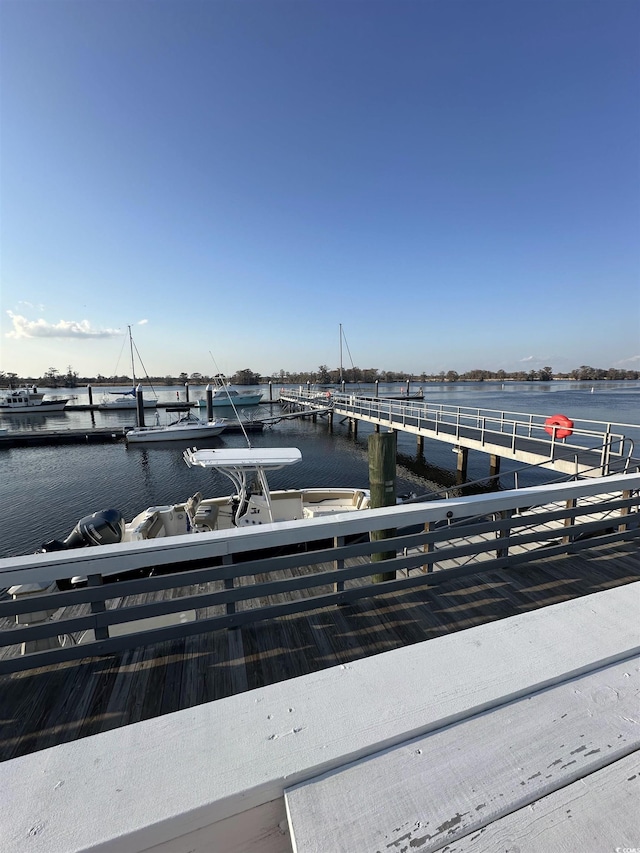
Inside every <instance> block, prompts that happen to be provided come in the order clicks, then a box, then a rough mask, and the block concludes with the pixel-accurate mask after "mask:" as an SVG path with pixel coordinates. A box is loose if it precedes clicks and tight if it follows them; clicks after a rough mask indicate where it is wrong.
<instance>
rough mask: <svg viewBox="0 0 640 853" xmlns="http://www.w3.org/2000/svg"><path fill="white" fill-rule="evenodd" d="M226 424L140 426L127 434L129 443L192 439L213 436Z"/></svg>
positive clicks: (222, 429)
mask: <svg viewBox="0 0 640 853" xmlns="http://www.w3.org/2000/svg"><path fill="white" fill-rule="evenodd" d="M224 428H225V427H224V425H219V424H216V425H209V424H203V425H202V426H200V427H198V426H193V425H188V426H185V427H176V428H173V429H172V428H169V427H138V428H137V429H132V430H131V431H130V432H128V433H127V434H126V436H125V439H126V441H127V444H143V443H144V444H148V443H149V442H156V441H192V440H193V439H203V438H213V437H215V436H216V435H220V433H221V432H223V431H224Z"/></svg>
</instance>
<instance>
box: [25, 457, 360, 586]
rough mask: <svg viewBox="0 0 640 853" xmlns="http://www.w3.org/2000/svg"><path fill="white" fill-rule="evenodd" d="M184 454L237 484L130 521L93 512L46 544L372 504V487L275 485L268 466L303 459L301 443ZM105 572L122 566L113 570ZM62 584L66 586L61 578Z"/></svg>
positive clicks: (108, 540)
mask: <svg viewBox="0 0 640 853" xmlns="http://www.w3.org/2000/svg"><path fill="white" fill-rule="evenodd" d="M183 457H184V460H185V462H186V463H187V465H188V466H189V467H190V468H193V467H202V468H206V469H208V470H213V471H218V472H220V473H221V474H224V475H225V476H226V477H228V478H229V479H230V480H231V481H232V483H233V484H234V486H235V489H234V491H233V492H232V493H231V494H230V495H226V496H223V497H215V498H203V497H202V493H201V492H196V493H195V494H194V495H193V496H192V497H190V498H189V499H188V500H186V501H183V502H181V503H176V504H167V505H164V506H150V507H147V509H145V510H143V511H142V512H140V513H138V515H136V516H135V517H134V518H133V519H132V520H131V521H125V519H124V518H123V517H122V515H121V513H120V512H118V511H117V510H115V509H107V510H102V511H100V512H94V513H93V514H92V515H88V516H85V517H84V518H81V519H80V521H78V523H77V524H76V526H75V527H74V529H73V530H72V531H71V533H70V534H69V536H67V537H66V539H64V540H59V539H53V540H51V541H49V542H45V543H44V545H43V546H42V550H43V551H45V552H50V551H61V550H67V549H72V548H84V547H87V546H92V545H111V544H115V543H117V542H139V541H142V540H145V539H159V538H163V537H167V536H183V535H184V534H190V533H192V534H202V533H209V532H211V531H215V530H232V529H234V528H242V527H250V526H255V525H261V524H271V523H277V522H282V521H295V520H296V519H312V518H319V517H321V516H333V515H336V514H338V513H345V512H356V511H359V510H365V509H369V507H370V493H369V490H368V489H358V488H331V487H329V488H308V489H307V488H303V489H281V490H276V491H271V489H270V488H269V484H268V482H267V472H268V471H276V470H278V469H280V468H284V467H285V466H287V465H293V464H295V463H296V462H299V461H300V460H301V459H302V454H301V453H300V450H298V448H297V447H283V448H280V447H261V448H238V449H236V448H221V449H220V450H214V449H206V450H196V449H195V448H193V449H189V450H185V451H184V453H183ZM120 573H121V572H120ZM106 574H117V572H116V571H115V570H114V572H107V573H106ZM105 576H106V575H105ZM83 581H84V578H82V577H75V578H73V579H72V580H71V583H72V584H77V583H82V582H83ZM66 583H67V584H68V582H66ZM58 585H59V586H61V582H60V581H59V582H58Z"/></svg>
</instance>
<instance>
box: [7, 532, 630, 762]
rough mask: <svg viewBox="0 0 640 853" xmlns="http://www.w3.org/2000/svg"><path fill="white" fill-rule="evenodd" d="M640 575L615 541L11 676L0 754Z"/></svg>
mask: <svg viewBox="0 0 640 853" xmlns="http://www.w3.org/2000/svg"><path fill="white" fill-rule="evenodd" d="M638 580H640V554H639V553H638V548H637V543H636V542H634V541H631V542H628V543H625V542H622V543H615V544H610V545H603V546H600V547H595V548H593V549H590V550H589V551H586V552H582V553H580V554H579V555H571V556H556V557H546V558H545V557H541V558H539V559H537V560H535V561H533V562H530V563H527V564H526V565H524V566H519V567H515V568H502V569H495V570H489V571H485V572H483V571H480V570H479V571H478V572H477V573H475V574H472V575H467V576H465V577H452V578H450V579H447V580H443V579H442V578H440V579H439V583H438V585H437V586H434V587H429V586H427V587H424V588H422V589H412V590H411V589H410V590H407V591H404V592H396V593H388V594H386V595H380V596H379V597H376V598H366V599H361V600H357V601H354V602H352V603H350V604H345V605H341V606H338V607H333V608H330V609H327V608H325V609H322V610H314V611H310V612H308V613H302V614H296V615H291V616H286V617H281V618H278V619H272V620H268V621H263V622H258V623H255V624H250V625H244V626H242V627H241V628H236V629H233V630H225V629H222V630H216V631H211V632H209V633H203V634H197V635H195V636H189V637H184V638H181V639H178V640H172V641H167V642H164V643H157V644H155V645H149V646H146V647H145V646H140V647H134V648H131V649H129V650H128V651H126V652H123V653H121V654H114V655H112V656H110V657H108V658H105V659H102V660H95V659H94V660H86V661H80V662H74V663H66V664H59V665H57V666H50V667H44V668H42V669H36V670H30V671H25V672H21V673H16V674H14V675H6V676H3V677H2V678H0V719H2V721H3V725H2V729H1V734H0V761H6V760H8V759H11V758H14V757H17V756H19V755H25V754H27V753H30V752H35V751H37V750H40V749H44V748H47V747H50V746H54V745H56V744H61V743H65V742H68V741H72V740H75V739H77V738H82V737H85V736H88V735H93V734H96V733H98V732H103V731H107V730H109V729H114V728H117V727H120V726H125V725H128V724H130V723H135V722H138V721H141V720H145V719H149V718H152V717H157V716H160V715H163V714H167V713H170V712H173V711H177V710H180V709H184V708H189V707H193V706H195V705H199V704H202V703H205V702H211V701H213V700H216V699H221V698H223V697H227V696H231V695H234V694H237V693H242V692H244V691H247V690H252V689H254V688H257V687H262V686H264V685H268V684H274V683H276V682H280V681H285V680H288V679H290V678H295V677H296V676H300V675H306V674H308V673H311V672H316V671H319V670H322V669H325V668H328V667H332V666H335V665H336V664H345V663H348V662H350V661H354V660H357V659H360V658H364V657H368V656H371V655H374V654H378V653H380V652H385V651H389V650H392V649H397V648H401V647H403V646H407V645H411V644H414V643H419V642H422V641H424V640H429V639H432V638H435V637H439V636H442V635H444V634H449V633H453V632H456V631H460V630H463V629H466V628H470V627H473V626H476V625H480V624H483V623H486V622H491V621H494V620H499V619H504V618H506V617H509V616H514V615H518V614H522V613H525V612H527V611H530V610H534V609H537V608H541V607H546V606H548V605H551V604H556V603H558V602H561V601H566V600H568V599H571V598H577V597H580V596H584V595H589V594H591V593H594V592H599V591H602V590H606V589H610V588H612V587H616V586H621V585H624V584H629V583H632V582H634V581H638ZM193 591H197V590H190V589H189V588H177V589H175V590H172V591H170V592H169V591H166V593H169V594H172V595H176V596H178V595H186V594H189V593H190V592H193ZM166 593H165V594H166ZM149 595H150V594H144V595H140V596H136V597H135V598H136V599H139V600H140V601H142V600H148V599H149ZM132 598H133V597H132ZM259 605H260V602H259V601H258V602H257V603H256V606H259ZM427 648H428V647H427Z"/></svg>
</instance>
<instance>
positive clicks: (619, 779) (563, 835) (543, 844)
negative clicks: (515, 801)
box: [447, 752, 640, 853]
mask: <svg viewBox="0 0 640 853" xmlns="http://www.w3.org/2000/svg"><path fill="white" fill-rule="evenodd" d="M639 803H640V752H634V753H632V754H631V755H629V756H627V757H626V758H621V759H620V760H619V761H616V762H614V763H613V764H609V765H608V766H607V767H604V768H603V769H602V770H598V771H597V772H596V773H593V774H592V775H591V776H586V777H585V778H584V779H580V780H579V781H577V782H574V783H573V784H572V785H568V786H567V787H566V788H562V789H561V790H559V791H555V792H554V793H552V794H549V796H547V797H543V799H541V800H537V801H536V802H535V803H532V804H531V805H530V806H527V807H526V808H524V809H519V810H518V811H517V812H513V814H510V815H507V816H506V817H503V818H501V819H500V820H497V821H495V822H494V823H492V824H490V825H489V826H486V827H484V829H481V830H480V831H479V832H474V833H472V834H470V835H467V836H466V837H465V838H461V839H459V840H456V841H455V842H453V843H452V844H451V845H450V847H449V848H448V850H447V853H496V851H499V850H510V851H515V850H516V849H518V850H519V851H520V853H551V851H553V853H576V851H580V853H602V851H612V853H613V851H615V850H617V851H619V853H622V850H634V849H635V850H637V849H640V845H639V844H638V839H639V838H640V805H639Z"/></svg>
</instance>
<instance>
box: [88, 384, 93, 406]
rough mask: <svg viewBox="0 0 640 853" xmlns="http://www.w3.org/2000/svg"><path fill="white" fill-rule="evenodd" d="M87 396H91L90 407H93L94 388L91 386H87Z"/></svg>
mask: <svg viewBox="0 0 640 853" xmlns="http://www.w3.org/2000/svg"><path fill="white" fill-rule="evenodd" d="M87 394H88V395H89V405H90V406H93V388H92V387H91V385H87Z"/></svg>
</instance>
